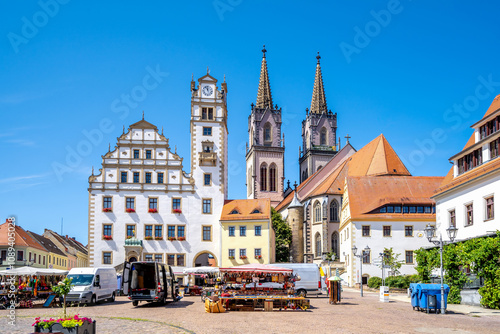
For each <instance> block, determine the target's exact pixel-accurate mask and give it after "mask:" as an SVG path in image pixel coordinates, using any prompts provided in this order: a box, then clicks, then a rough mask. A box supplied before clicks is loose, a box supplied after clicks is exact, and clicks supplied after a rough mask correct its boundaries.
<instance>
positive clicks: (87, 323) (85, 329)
mask: <svg viewBox="0 0 500 334" xmlns="http://www.w3.org/2000/svg"><path fill="white" fill-rule="evenodd" d="M33 327H35V333H63V334H80V333H85V334H95V333H96V326H95V320H94V321H92V319H90V318H80V316H79V315H78V314H77V315H75V316H73V317H66V316H65V317H63V318H60V319H54V318H50V319H43V320H41V319H40V317H38V318H35V323H34V324H33Z"/></svg>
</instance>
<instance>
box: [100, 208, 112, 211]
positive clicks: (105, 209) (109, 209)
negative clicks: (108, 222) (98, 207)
mask: <svg viewBox="0 0 500 334" xmlns="http://www.w3.org/2000/svg"><path fill="white" fill-rule="evenodd" d="M102 211H103V212H113V209H112V208H104V209H102Z"/></svg>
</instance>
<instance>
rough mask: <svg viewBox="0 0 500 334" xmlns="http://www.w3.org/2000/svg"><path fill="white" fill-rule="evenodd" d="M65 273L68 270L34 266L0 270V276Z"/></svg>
mask: <svg viewBox="0 0 500 334" xmlns="http://www.w3.org/2000/svg"><path fill="white" fill-rule="evenodd" d="M67 273H68V270H60V269H47V268H35V267H20V268H15V269H9V270H0V276H14V275H17V276H23V275H37V276H51V275H66V274H67Z"/></svg>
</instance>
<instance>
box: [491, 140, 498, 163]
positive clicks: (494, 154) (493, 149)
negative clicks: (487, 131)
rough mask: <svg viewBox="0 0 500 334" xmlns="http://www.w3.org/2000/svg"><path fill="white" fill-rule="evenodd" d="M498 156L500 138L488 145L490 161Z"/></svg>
mask: <svg viewBox="0 0 500 334" xmlns="http://www.w3.org/2000/svg"><path fill="white" fill-rule="evenodd" d="M499 155H500V138H498V139H496V140H494V141H492V142H491V143H490V159H495V158H496V157H498V156H499Z"/></svg>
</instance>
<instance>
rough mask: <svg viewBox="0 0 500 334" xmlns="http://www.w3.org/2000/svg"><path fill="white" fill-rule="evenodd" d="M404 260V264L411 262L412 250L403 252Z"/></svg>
mask: <svg viewBox="0 0 500 334" xmlns="http://www.w3.org/2000/svg"><path fill="white" fill-rule="evenodd" d="M405 260H406V264H413V251H406V252H405Z"/></svg>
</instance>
